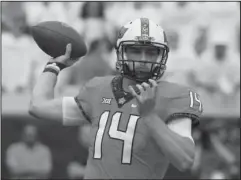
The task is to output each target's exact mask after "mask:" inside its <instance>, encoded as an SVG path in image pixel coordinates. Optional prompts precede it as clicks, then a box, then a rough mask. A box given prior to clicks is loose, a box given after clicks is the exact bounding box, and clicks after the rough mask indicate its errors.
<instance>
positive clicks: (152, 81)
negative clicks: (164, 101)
mask: <svg viewBox="0 0 241 180" xmlns="http://www.w3.org/2000/svg"><path fill="white" fill-rule="evenodd" d="M148 81H149V82H150V84H151V86H152V87H154V88H156V87H157V82H156V81H155V80H153V79H148Z"/></svg>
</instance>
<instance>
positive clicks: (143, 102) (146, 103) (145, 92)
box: [129, 79, 157, 116]
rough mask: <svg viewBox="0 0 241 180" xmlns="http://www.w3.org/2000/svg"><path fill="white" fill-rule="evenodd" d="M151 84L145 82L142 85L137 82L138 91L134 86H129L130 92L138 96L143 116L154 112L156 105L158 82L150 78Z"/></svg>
mask: <svg viewBox="0 0 241 180" xmlns="http://www.w3.org/2000/svg"><path fill="white" fill-rule="evenodd" d="M148 81H149V84H148V83H146V82H143V83H142V84H141V85H140V84H137V85H136V87H137V88H138V90H139V92H136V91H135V90H134V89H133V87H131V86H129V89H130V92H131V94H132V95H133V96H135V97H136V99H137V101H138V103H139V106H138V107H139V108H138V110H139V113H140V115H141V116H146V115H148V114H149V113H151V112H153V110H154V107H155V99H156V91H157V83H156V81H154V80H153V79H149V80H148Z"/></svg>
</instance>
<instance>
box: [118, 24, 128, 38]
mask: <svg viewBox="0 0 241 180" xmlns="http://www.w3.org/2000/svg"><path fill="white" fill-rule="evenodd" d="M127 30H128V28H126V27H124V26H122V27H121V29H120V31H119V33H118V39H121V38H122V37H123V36H124V34H125V33H126V31H127Z"/></svg>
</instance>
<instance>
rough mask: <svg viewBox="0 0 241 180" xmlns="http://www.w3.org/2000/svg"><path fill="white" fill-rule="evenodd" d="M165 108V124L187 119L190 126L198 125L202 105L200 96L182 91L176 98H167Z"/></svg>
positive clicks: (189, 91) (192, 92) (188, 91)
mask: <svg viewBox="0 0 241 180" xmlns="http://www.w3.org/2000/svg"><path fill="white" fill-rule="evenodd" d="M166 107H167V108H166V110H167V111H166V113H165V119H166V123H169V122H170V121H173V120H175V119H177V118H182V117H188V118H191V119H192V124H193V125H194V126H196V125H198V124H199V120H200V116H201V114H202V112H203V104H202V102H201V99H200V96H199V95H198V94H197V93H196V92H194V91H191V90H187V91H184V92H182V93H181V94H180V95H178V96H174V97H172V98H168V101H167V102H166Z"/></svg>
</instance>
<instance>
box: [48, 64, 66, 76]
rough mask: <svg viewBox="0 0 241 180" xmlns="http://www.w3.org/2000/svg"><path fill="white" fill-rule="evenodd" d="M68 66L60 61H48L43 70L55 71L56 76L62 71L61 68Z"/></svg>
mask: <svg viewBox="0 0 241 180" xmlns="http://www.w3.org/2000/svg"><path fill="white" fill-rule="evenodd" d="M66 67H67V66H66V65H65V64H63V63H59V62H48V63H47V64H46V66H45V68H44V70H43V72H44V73H45V72H51V73H54V74H55V75H56V76H58V74H59V73H60V71H61V70H63V69H64V68H66Z"/></svg>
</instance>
